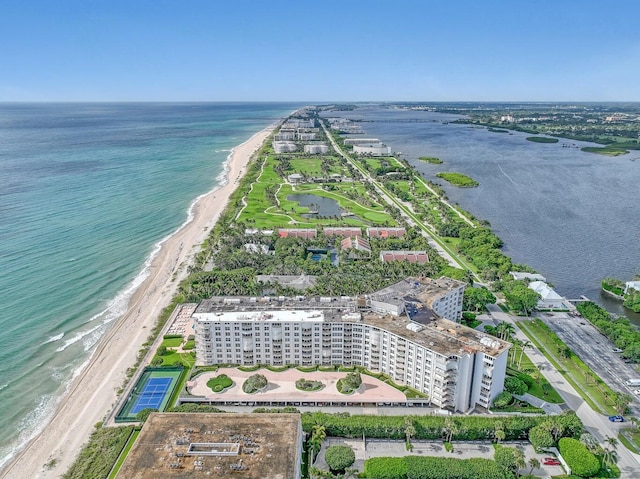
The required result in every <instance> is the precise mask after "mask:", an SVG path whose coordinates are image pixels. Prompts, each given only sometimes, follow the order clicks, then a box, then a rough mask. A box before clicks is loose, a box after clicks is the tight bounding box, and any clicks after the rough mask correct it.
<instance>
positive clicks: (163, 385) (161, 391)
mask: <svg viewBox="0 0 640 479" xmlns="http://www.w3.org/2000/svg"><path fill="white" fill-rule="evenodd" d="M172 382H173V378H150V379H149V382H147V384H145V385H144V389H143V390H142V392H141V393H140V395H139V396H138V400H137V401H136V402H135V404H134V405H133V407H132V408H131V411H130V412H131V414H138V413H139V412H140V411H142V410H143V409H147V408H152V409H158V410H159V409H160V405H161V404H162V401H163V400H164V395H165V394H166V392H167V391H168V390H169V387H170V386H171V383H172Z"/></svg>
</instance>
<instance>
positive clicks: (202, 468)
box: [116, 413, 304, 479]
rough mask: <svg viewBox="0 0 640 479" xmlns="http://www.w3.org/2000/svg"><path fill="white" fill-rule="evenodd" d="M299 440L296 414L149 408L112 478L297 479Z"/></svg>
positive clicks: (300, 446) (301, 432) (298, 477)
mask: <svg viewBox="0 0 640 479" xmlns="http://www.w3.org/2000/svg"><path fill="white" fill-rule="evenodd" d="M303 440H304V432H303V431H302V423H301V421H300V415H299V414H223V413H170V414H165V413H162V414H161V413H151V414H150V415H149V417H148V418H147V420H146V422H145V423H144V426H143V427H142V430H141V431H140V435H139V436H138V438H137V439H136V441H135V443H134V445H133V447H132V448H131V451H130V452H129V454H128V455H127V458H126V459H125V461H124V463H123V464H122V467H121V468H120V470H119V472H118V474H117V476H116V478H117V479H158V478H166V479H173V478H175V479H178V478H185V477H189V478H191V479H205V478H206V479H216V478H225V479H226V478H229V477H239V478H240V477H241V478H244V479H265V478H283V479H284V478H287V479H289V478H291V479H300V477H301V474H302V468H301V462H302V443H303Z"/></svg>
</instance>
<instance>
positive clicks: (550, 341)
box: [517, 319, 616, 414]
mask: <svg viewBox="0 0 640 479" xmlns="http://www.w3.org/2000/svg"><path fill="white" fill-rule="evenodd" d="M517 324H518V327H520V329H522V331H524V333H525V334H526V335H527V336H528V337H529V339H530V340H531V341H532V342H533V343H534V344H535V345H536V346H537V347H538V349H540V351H542V352H543V354H544V355H545V357H546V358H547V359H548V360H549V361H550V362H551V363H552V364H553V365H554V366H555V367H556V369H557V370H558V371H559V372H560V373H561V374H562V375H563V376H564V377H565V379H566V380H567V381H569V383H571V385H572V386H573V387H574V388H575V389H576V391H577V392H578V394H580V396H581V397H582V398H583V399H584V400H585V401H586V402H587V403H588V404H589V405H591V407H592V408H593V409H594V410H596V411H600V412H601V413H603V414H615V413H616V412H615V408H614V407H613V405H612V404H611V403H610V401H607V400H606V398H605V393H607V394H608V397H609V398H610V399H611V400H612V399H613V391H612V390H611V388H609V386H607V385H606V384H605V383H604V381H602V379H600V378H599V377H598V376H597V375H596V374H595V373H592V374H593V377H594V378H595V384H594V383H593V382H590V383H589V384H587V381H586V373H587V372H588V371H589V368H588V366H587V365H586V364H584V363H583V362H582V360H581V359H580V358H579V357H578V356H576V355H575V354H572V355H571V357H570V358H563V357H561V356H560V354H558V352H557V351H558V348H563V347H565V344H564V343H563V342H562V340H561V339H560V338H558V336H556V335H555V334H554V333H553V331H551V330H550V329H549V328H548V327H547V326H546V325H545V324H544V323H543V322H542V321H540V320H538V319H536V320H533V321H519V322H518V323H517Z"/></svg>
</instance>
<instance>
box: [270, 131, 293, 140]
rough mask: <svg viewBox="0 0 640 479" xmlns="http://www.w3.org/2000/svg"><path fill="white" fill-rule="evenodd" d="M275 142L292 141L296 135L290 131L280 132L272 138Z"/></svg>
mask: <svg viewBox="0 0 640 479" xmlns="http://www.w3.org/2000/svg"><path fill="white" fill-rule="evenodd" d="M273 139H274V140H276V141H293V140H295V139H296V134H295V133H294V132H292V131H285V132H284V133H283V132H280V133H278V134H276V135H274V136H273Z"/></svg>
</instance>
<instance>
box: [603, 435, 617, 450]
mask: <svg viewBox="0 0 640 479" xmlns="http://www.w3.org/2000/svg"><path fill="white" fill-rule="evenodd" d="M604 442H606V443H607V444H608V445H609V446H611V449H613V450H617V449H618V444H620V442H619V441H618V439H617V438H615V437H607V438H606V439H605V440H604Z"/></svg>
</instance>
